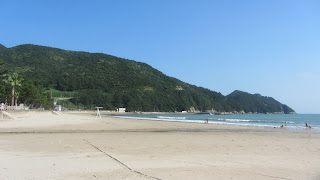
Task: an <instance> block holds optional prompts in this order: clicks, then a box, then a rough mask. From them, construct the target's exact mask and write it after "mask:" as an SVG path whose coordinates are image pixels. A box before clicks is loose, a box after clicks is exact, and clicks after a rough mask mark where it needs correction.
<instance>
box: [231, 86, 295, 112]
mask: <svg viewBox="0 0 320 180" xmlns="http://www.w3.org/2000/svg"><path fill="white" fill-rule="evenodd" d="M227 99H228V100H230V101H235V102H238V103H239V106H240V108H241V109H243V111H245V112H263V113H268V112H284V113H286V114H288V113H291V112H294V111H293V109H291V108H290V107H288V106H287V105H285V104H281V103H280V102H278V101H276V100H275V99H273V98H272V97H266V96H261V95H260V94H249V93H246V92H242V91H238V90H236V91H234V92H233V93H231V94H229V95H228V96H227Z"/></svg>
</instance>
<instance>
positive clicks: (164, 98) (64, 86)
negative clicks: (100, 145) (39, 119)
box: [0, 44, 294, 113]
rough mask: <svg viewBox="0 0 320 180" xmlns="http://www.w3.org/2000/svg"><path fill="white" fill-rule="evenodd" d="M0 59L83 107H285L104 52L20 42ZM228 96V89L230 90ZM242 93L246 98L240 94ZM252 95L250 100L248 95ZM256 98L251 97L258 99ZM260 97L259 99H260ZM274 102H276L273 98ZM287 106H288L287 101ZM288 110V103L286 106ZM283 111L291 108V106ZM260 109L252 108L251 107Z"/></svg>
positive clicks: (261, 109)
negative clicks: (198, 83)
mask: <svg viewBox="0 0 320 180" xmlns="http://www.w3.org/2000/svg"><path fill="white" fill-rule="evenodd" d="M0 49H2V51H1V52H0V59H3V61H4V62H5V63H6V66H7V68H8V69H9V70H10V71H11V72H17V73H19V74H20V75H22V76H24V77H26V78H29V79H32V80H37V81H39V82H40V83H41V84H43V86H44V87H46V88H53V89H57V90H61V91H76V92H77V93H78V96H79V97H77V98H74V99H73V100H72V103H76V104H81V105H83V106H84V107H86V108H90V107H92V106H93V105H96V106H103V107H104V108H106V109H114V108H117V107H126V108H127V110H128V111H171V112H172V111H189V110H190V109H194V110H199V111H202V112H203V111H207V110H214V111H220V112H223V111H225V112H233V111H237V112H240V111H244V112H257V113H268V112H270V110H272V111H271V113H273V112H280V111H278V110H284V109H285V108H283V107H282V106H284V105H283V104H281V103H279V102H278V101H276V100H274V99H273V100H274V101H272V100H270V99H269V100H268V101H265V102H267V103H271V104H273V105H272V106H275V107H278V108H274V107H272V108H270V107H271V106H270V107H269V106H261V105H260V104H259V103H253V104H255V105H259V106H261V107H259V108H255V107H254V106H246V105H243V104H242V103H243V98H235V96H232V95H230V94H229V95H230V96H229V95H227V96H223V95H222V94H221V93H218V92H215V91H212V90H209V89H206V88H202V87H197V86H194V85H191V84H188V83H185V82H183V81H181V80H178V79H176V78H174V77H169V76H167V75H165V74H163V73H162V72H160V71H159V70H157V69H155V68H153V67H152V66H150V65H148V64H146V63H143V62H137V61H134V60H128V59H124V58H120V57H116V56H112V55H108V54H103V53H89V52H84V51H69V50H63V49H59V48H53V47H46V46H39V45H33V44H23V45H18V46H14V47H11V48H5V49H4V48H1V46H0ZM231 94H232V93H231ZM238 95H239V96H240V97H242V96H244V95H243V94H241V93H240V94H239V93H238ZM250 98H252V97H251V96H250ZM258 99H259V98H258V97H254V98H253V101H258ZM259 101H261V100H259ZM275 101H276V102H275ZM285 106H286V105H285ZM288 108H289V107H288ZM288 108H287V111H281V112H284V113H291V112H294V110H292V109H291V108H289V109H288ZM255 109H256V110H258V111H254V110H255Z"/></svg>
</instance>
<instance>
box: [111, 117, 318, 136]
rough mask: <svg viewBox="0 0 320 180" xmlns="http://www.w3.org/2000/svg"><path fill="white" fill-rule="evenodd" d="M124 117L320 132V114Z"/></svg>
mask: <svg viewBox="0 0 320 180" xmlns="http://www.w3.org/2000/svg"><path fill="white" fill-rule="evenodd" d="M115 116H117V117H122V118H133V119H147V120H158V121H159V120H160V121H175V122H189V123H207V122H208V123H209V124H226V125H239V126H259V127H271V128H280V127H281V126H282V125H283V127H284V128H287V129H289V130H294V131H295V130H297V131H299V130H305V129H310V128H309V127H308V128H307V127H306V124H307V125H308V126H311V129H312V131H314V132H320V114H233V115H210V114H183V113H182V114H180V113H179V114H125V115H115Z"/></svg>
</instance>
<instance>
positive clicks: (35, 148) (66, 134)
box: [0, 111, 320, 180]
mask: <svg viewBox="0 0 320 180" xmlns="http://www.w3.org/2000/svg"><path fill="white" fill-rule="evenodd" d="M11 115H12V117H13V118H14V119H7V118H6V119H0V159H1V161H0V179H1V180H6V179H10V180H11V179H15V180H20V179H21V180H27V179H28V180H29V179H35V180H43V179H59V180H60V179H61V180H62V179H77V180H78V179H254V180H256V179H285V180H290V179H297V180H300V179H312V180H317V179H320V133H314V132H312V131H305V132H289V131H287V130H285V129H280V128H278V129H268V128H262V127H244V126H229V125H214V124H195V123H180V122H164V121H148V120H133V119H122V118H114V117H102V118H101V119H100V118H96V117H95V114H94V112H93V111H92V112H61V113H59V115H57V114H54V113H52V112H50V111H44V112H32V111H30V112H29V111H25V112H14V113H11Z"/></svg>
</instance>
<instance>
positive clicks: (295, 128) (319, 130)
mask: <svg viewBox="0 0 320 180" xmlns="http://www.w3.org/2000/svg"><path fill="white" fill-rule="evenodd" d="M148 114H151V115H158V113H156V112H154V113H144V115H148ZM101 115H102V116H104V117H115V118H125V119H135V120H149V121H164V122H179V123H196V124H213V125H226V126H236V127H238V126H240V127H257V128H268V129H269V130H278V129H280V130H286V131H289V132H304V133H320V128H318V127H313V128H306V127H305V126H297V125H296V126H290V125H286V126H283V127H281V126H275V125H270V124H249V123H230V122H217V121H210V120H209V121H208V122H206V120H202V119H200V120H192V119H188V120H186V119H179V117H178V119H175V118H172V117H168V118H167V119H166V118H165V116H164V117H163V118H153V117H139V116H137V117H133V116H130V115H132V113H121V114H112V113H111V114H101ZM126 115H128V116H126ZM159 115H196V114H171V113H168V114H165V113H160V114H159ZM232 115H239V114H232ZM241 115H242V114H241ZM243 115H247V114H243ZM212 116H213V117H214V116H216V115H212Z"/></svg>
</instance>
